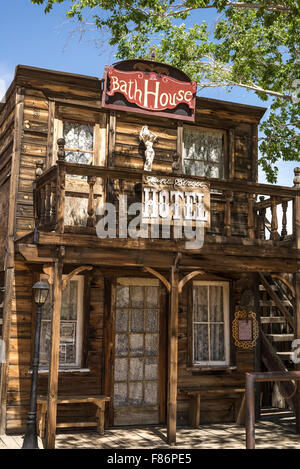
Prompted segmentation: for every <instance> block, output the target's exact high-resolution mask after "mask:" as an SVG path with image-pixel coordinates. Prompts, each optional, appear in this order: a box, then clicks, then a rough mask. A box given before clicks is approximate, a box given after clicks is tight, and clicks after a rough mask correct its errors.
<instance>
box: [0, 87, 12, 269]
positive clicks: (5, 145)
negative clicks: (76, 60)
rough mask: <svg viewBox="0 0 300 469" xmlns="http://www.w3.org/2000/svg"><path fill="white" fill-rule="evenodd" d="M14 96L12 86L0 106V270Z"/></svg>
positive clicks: (2, 263)
mask: <svg viewBox="0 0 300 469" xmlns="http://www.w3.org/2000/svg"><path fill="white" fill-rule="evenodd" d="M15 106H16V94H15V88H14V86H11V88H10V90H8V92H7V96H6V101H5V103H3V104H0V216H1V227H0V270H1V271H2V270H3V269H4V258H5V248H6V239H7V228H8V209H9V193H10V184H11V167H12V155H13V144H14V131H15V117H16V113H15Z"/></svg>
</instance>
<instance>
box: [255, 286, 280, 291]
mask: <svg viewBox="0 0 300 469" xmlns="http://www.w3.org/2000/svg"><path fill="white" fill-rule="evenodd" d="M270 288H272V290H274V291H277V290H278V287H277V285H270ZM259 290H260V291H266V289H265V287H264V286H263V285H259Z"/></svg>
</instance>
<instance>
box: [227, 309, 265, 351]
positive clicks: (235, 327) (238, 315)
mask: <svg viewBox="0 0 300 469" xmlns="http://www.w3.org/2000/svg"><path fill="white" fill-rule="evenodd" d="M240 319H249V320H251V321H252V340H240V338H239V320H240ZM258 336H259V328H258V322H257V319H256V314H255V313H254V312H253V311H246V310H242V311H236V312H235V314H234V320H233V321H232V337H233V338H234V341H235V342H234V344H235V346H236V347H238V348H241V349H244V350H249V349H251V348H253V347H255V345H256V342H257V339H258Z"/></svg>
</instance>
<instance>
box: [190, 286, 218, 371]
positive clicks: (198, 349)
mask: <svg viewBox="0 0 300 469" xmlns="http://www.w3.org/2000/svg"><path fill="white" fill-rule="evenodd" d="M223 295H224V292H223V287H222V286H216V285H197V286H194V287H193V332H194V341H193V342H194V347H193V348H194V350H193V354H194V363H199V362H200V363H201V362H223V361H225V333H224V327H225V320H224V301H223Z"/></svg>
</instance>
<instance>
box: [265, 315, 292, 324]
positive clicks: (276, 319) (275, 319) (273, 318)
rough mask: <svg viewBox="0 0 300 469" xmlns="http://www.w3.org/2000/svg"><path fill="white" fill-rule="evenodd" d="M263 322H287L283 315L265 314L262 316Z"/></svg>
mask: <svg viewBox="0 0 300 469" xmlns="http://www.w3.org/2000/svg"><path fill="white" fill-rule="evenodd" d="M260 321H261V323H262V324H286V320H285V319H284V318H283V317H282V316H264V317H261V318H260Z"/></svg>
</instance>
